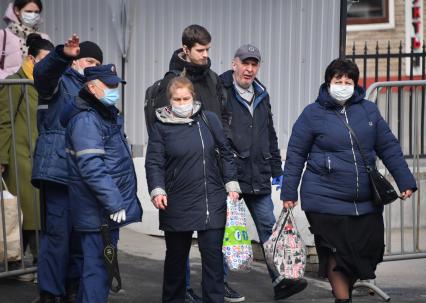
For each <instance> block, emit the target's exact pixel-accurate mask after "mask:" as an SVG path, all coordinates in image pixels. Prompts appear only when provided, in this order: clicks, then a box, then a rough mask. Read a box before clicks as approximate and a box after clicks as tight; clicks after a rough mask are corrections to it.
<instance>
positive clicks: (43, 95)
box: [34, 45, 73, 101]
mask: <svg viewBox="0 0 426 303" xmlns="http://www.w3.org/2000/svg"><path fill="white" fill-rule="evenodd" d="M63 49H64V46H63V45H58V46H57V47H56V48H55V49H54V50H53V51H51V52H50V53H49V54H48V55H47V56H46V57H44V58H43V60H41V61H40V62H39V63H37V64H36V65H35V66H34V86H35V88H36V89H37V91H38V95H39V98H40V99H42V100H43V101H49V100H50V99H52V97H53V95H54V94H55V93H56V91H57V87H58V84H59V79H60V78H61V76H62V74H63V73H64V72H65V70H66V69H67V68H68V67H69V66H70V64H71V62H72V60H73V58H71V57H66V56H65V55H64V53H63Z"/></svg>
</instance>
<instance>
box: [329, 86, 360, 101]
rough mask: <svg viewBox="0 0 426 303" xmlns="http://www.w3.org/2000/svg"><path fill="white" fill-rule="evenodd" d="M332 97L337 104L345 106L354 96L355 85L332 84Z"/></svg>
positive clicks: (330, 90)
mask: <svg viewBox="0 0 426 303" xmlns="http://www.w3.org/2000/svg"><path fill="white" fill-rule="evenodd" d="M329 92H330V96H331V97H332V98H333V99H334V100H336V101H337V103H339V104H341V105H343V104H345V103H346V101H348V100H349V99H350V98H351V97H352V95H353V94H354V86H353V85H341V84H330V89H329Z"/></svg>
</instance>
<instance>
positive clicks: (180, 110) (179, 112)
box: [172, 102, 194, 118]
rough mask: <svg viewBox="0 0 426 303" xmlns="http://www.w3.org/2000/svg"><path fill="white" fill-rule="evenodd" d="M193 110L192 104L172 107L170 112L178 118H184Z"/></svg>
mask: <svg viewBox="0 0 426 303" xmlns="http://www.w3.org/2000/svg"><path fill="white" fill-rule="evenodd" d="M193 108H194V104H193V103H192V102H191V103H188V104H183V105H172V112H173V114H175V115H176V116H178V117H180V118H186V117H189V116H190V115H191V114H192V110H193Z"/></svg>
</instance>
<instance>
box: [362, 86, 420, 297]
mask: <svg viewBox="0 0 426 303" xmlns="http://www.w3.org/2000/svg"><path fill="white" fill-rule="evenodd" d="M425 87H426V80H407V81H389V82H377V83H374V84H372V85H371V86H370V87H369V88H368V90H367V92H366V98H367V99H369V100H372V101H375V102H376V103H377V105H378V107H379V109H380V111H381V113H382V115H383V117H384V118H385V120H386V121H387V122H388V124H389V126H390V127H391V129H392V130H393V131H395V129H399V128H400V127H401V129H402V133H403V134H407V132H409V133H410V134H411V138H412V140H410V141H409V144H410V148H409V150H410V151H411V155H412V157H411V159H407V161H408V163H409V166H410V169H411V170H412V172H413V174H414V176H415V178H416V181H417V186H418V190H417V191H416V192H415V193H414V194H413V196H412V197H411V198H410V199H408V200H407V201H399V202H394V203H392V204H389V205H387V206H386V207H385V212H384V222H385V243H386V249H385V256H384V261H396V260H409V259H418V258H426V207H422V205H424V204H425V202H426V194H425V192H424V191H425V186H426V161H425V159H421V153H422V149H421V147H422V145H421V144H422V142H423V141H422V139H423V137H424V127H425V125H424V121H423V123H421V116H422V113H421V101H422V100H424V91H425ZM396 95H398V96H399V97H398V98H397V100H398V106H397V105H396V104H395V102H394V101H395V99H396V98H395V97H396ZM399 104H400V105H401V108H402V109H405V108H407V107H408V105H410V109H411V105H412V112H411V111H410V112H409V113H405V114H404V112H403V111H399V110H398V109H399ZM397 110H398V112H397ZM400 113H402V114H401V115H399V114H400ZM408 115H410V119H407V116H408ZM397 119H398V121H399V122H400V123H397V121H396V120H397ZM399 119H400V120H399ZM401 137H403V136H401ZM402 145H403V144H402ZM378 167H379V168H380V169H381V170H382V171H384V174H385V176H386V177H387V178H388V179H389V180H390V181H392V182H394V180H393V179H392V178H391V176H390V175H389V174H388V172H387V171H386V168H385V167H384V166H383V164H382V163H379V164H378ZM355 287H368V288H370V289H372V290H373V291H375V292H376V293H377V294H378V295H380V296H381V297H382V298H383V299H384V300H385V301H389V300H390V297H389V296H388V295H387V294H386V293H384V292H383V291H382V290H381V289H380V288H378V287H377V286H375V285H374V284H372V283H371V282H369V281H361V282H358V283H357V284H356V285H355Z"/></svg>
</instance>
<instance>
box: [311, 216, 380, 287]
mask: <svg viewBox="0 0 426 303" xmlns="http://www.w3.org/2000/svg"><path fill="white" fill-rule="evenodd" d="M306 217H307V219H308V221H309V224H310V230H311V233H312V234H314V238H315V247H316V249H317V253H318V258H319V270H318V274H319V276H320V277H327V267H328V260H329V257H330V256H334V257H335V259H336V263H337V265H336V267H335V268H334V270H336V271H341V272H343V273H344V274H345V275H346V276H347V277H348V278H350V279H351V280H353V281H355V280H357V279H362V280H364V279H374V278H375V277H376V275H375V273H374V272H375V271H376V267H377V264H379V263H380V262H382V261H383V253H384V246H385V245H384V224H383V216H382V214H381V213H374V214H367V215H362V216H340V215H329V214H319V213H306Z"/></svg>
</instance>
